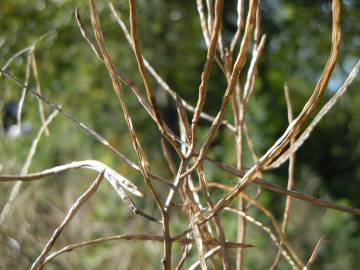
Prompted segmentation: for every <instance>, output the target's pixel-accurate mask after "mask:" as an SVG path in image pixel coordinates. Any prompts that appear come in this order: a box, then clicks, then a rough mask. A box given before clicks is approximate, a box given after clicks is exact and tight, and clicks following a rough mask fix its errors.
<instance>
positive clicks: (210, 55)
mask: <svg viewBox="0 0 360 270" xmlns="http://www.w3.org/2000/svg"><path fill="white" fill-rule="evenodd" d="M223 5H224V3H223V0H216V2H215V21H214V27H212V31H211V38H210V42H209V46H208V50H207V55H206V62H205V65H204V70H203V72H202V73H201V83H200V86H199V97H198V101H197V104H196V107H195V112H194V115H193V118H192V120H191V150H190V152H189V156H190V155H191V151H192V149H193V148H194V144H195V142H196V125H197V124H198V122H199V119H200V114H201V111H202V110H203V107H204V104H205V99H206V91H207V83H208V81H209V77H210V72H211V68H212V64H213V61H214V56H215V53H216V45H217V41H218V36H219V31H220V26H221V19H222V9H223ZM209 8H210V7H209V6H208V14H211V12H212V10H211V9H209ZM209 18H211V15H209ZM209 20H210V23H211V19H209Z"/></svg>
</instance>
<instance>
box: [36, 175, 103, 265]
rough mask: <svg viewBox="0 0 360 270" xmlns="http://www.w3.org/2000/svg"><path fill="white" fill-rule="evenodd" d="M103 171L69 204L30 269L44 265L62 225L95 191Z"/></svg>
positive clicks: (69, 219) (61, 229)
mask: <svg viewBox="0 0 360 270" xmlns="http://www.w3.org/2000/svg"><path fill="white" fill-rule="evenodd" d="M104 173H105V170H104V171H102V172H101V173H100V174H99V176H98V177H97V178H96V179H95V181H94V182H93V183H92V185H91V186H90V187H89V189H88V190H86V191H85V192H84V193H83V194H82V195H81V196H80V197H79V198H78V199H77V200H76V202H75V203H74V204H73V205H72V206H71V208H70V209H69V211H68V213H67V215H66V217H65V218H64V220H63V222H62V223H61V225H60V226H59V227H57V228H56V230H55V231H54V233H53V235H52V236H51V238H50V240H49V241H48V242H47V244H46V246H45V247H44V249H43V251H42V252H41V254H40V255H39V257H38V258H37V259H36V260H35V262H34V263H33V264H32V266H31V268H30V270H38V269H42V268H43V267H44V265H45V264H44V260H45V259H46V256H47V254H48V253H49V252H50V250H51V248H52V246H53V245H54V244H55V241H56V239H57V238H58V237H59V235H60V234H61V232H62V231H63V229H64V227H65V226H66V225H67V224H68V223H69V222H70V221H71V220H72V219H73V217H74V216H75V215H76V213H77V212H78V211H79V210H80V208H81V206H83V205H84V204H85V203H86V202H87V201H88V200H89V199H90V197H91V196H92V195H93V194H94V193H95V192H96V191H97V189H98V187H99V186H100V184H101V182H102V180H103V178H104Z"/></svg>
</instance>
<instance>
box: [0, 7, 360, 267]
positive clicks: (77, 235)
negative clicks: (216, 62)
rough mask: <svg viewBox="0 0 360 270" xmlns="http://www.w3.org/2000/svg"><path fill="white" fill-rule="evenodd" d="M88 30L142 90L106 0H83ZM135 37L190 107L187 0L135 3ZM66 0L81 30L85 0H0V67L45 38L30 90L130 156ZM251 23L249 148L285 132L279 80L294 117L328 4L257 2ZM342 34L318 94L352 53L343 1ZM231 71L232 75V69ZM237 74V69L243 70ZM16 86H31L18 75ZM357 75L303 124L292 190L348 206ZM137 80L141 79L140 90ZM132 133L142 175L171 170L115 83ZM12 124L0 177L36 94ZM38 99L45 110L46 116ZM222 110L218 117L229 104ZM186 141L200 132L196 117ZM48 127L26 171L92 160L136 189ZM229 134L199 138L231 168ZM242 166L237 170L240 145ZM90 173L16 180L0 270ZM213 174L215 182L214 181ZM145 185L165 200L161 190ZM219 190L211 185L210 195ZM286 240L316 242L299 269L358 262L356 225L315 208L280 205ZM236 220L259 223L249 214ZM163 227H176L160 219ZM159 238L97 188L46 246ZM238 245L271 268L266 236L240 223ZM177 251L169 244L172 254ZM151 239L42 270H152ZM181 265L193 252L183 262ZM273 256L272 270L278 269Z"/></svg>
mask: <svg viewBox="0 0 360 270" xmlns="http://www.w3.org/2000/svg"><path fill="white" fill-rule="evenodd" d="M97 2H98V8H99V16H100V19H101V25H102V29H103V32H104V35H105V40H106V44H107V45H108V47H109V49H110V51H111V55H112V57H113V59H114V62H115V63H116V65H117V66H119V67H121V68H122V69H123V70H124V71H125V72H126V73H127V74H128V76H130V77H131V78H132V79H133V80H135V81H136V82H138V83H139V85H140V86H141V87H142V84H141V80H140V76H139V73H138V71H137V68H136V61H135V58H134V55H133V53H132V51H131V50H130V48H129V46H128V44H127V42H126V40H125V38H124V36H123V34H122V32H121V30H120V29H119V27H118V25H117V24H116V22H115V21H114V19H113V17H112V15H111V12H110V9H109V7H108V5H107V1H97ZM113 4H114V6H115V8H116V9H117V10H118V11H119V12H120V13H121V15H122V17H123V18H124V19H125V20H126V22H128V3H127V1H113ZM137 4H138V7H139V8H138V15H139V35H140V39H141V45H142V49H143V53H144V55H145V56H146V57H147V58H148V60H149V62H150V63H152V64H153V66H154V67H155V68H156V70H158V72H159V73H160V75H161V76H162V77H163V78H164V79H165V80H166V81H167V82H168V83H169V85H170V86H171V87H172V88H174V89H175V90H176V91H177V92H178V93H179V94H180V95H181V96H182V97H183V98H184V99H186V100H187V101H189V102H190V103H192V104H195V102H196V99H197V88H198V85H199V81H200V74H201V71H202V68H203V64H204V59H205V56H206V48H205V44H204V41H203V38H202V35H201V30H200V25H199V21H198V17H197V11H196V3H195V1H189V0H186V1H185V0H181V1H180V0H177V1H175V0H173V1H164V0H141V1H140V0H139V1H137ZM235 5H236V4H235V1H230V0H229V1H225V6H224V21H223V36H224V40H225V43H226V44H229V42H230V40H231V38H232V35H233V34H234V32H235V30H236V8H235ZM76 7H80V12H81V14H82V17H83V19H84V22H85V23H86V25H87V26H88V29H90V25H91V24H90V19H89V7H88V3H87V1H73V0H68V1H67V0H47V1H43V0H33V1H25V0H2V1H1V2H0V29H1V31H0V65H1V66H2V65H3V64H4V63H5V62H6V61H7V59H8V58H9V57H11V55H12V54H14V53H15V52H17V51H19V50H20V49H22V48H24V47H26V46H29V45H31V44H32V43H33V42H34V41H35V40H36V39H37V38H39V37H40V36H41V35H43V34H46V33H53V32H54V33H56V34H55V35H51V36H49V37H48V38H45V39H44V40H43V41H42V42H41V43H40V44H39V46H38V48H37V49H36V51H35V54H36V59H37V62H38V66H39V76H40V80H41V85H42V91H43V95H44V96H46V97H48V98H49V99H50V100H52V101H54V102H55V103H57V104H60V105H62V106H63V108H64V109H65V110H66V111H68V112H71V114H73V115H74V116H76V118H78V119H80V120H81V121H83V122H84V123H86V124H88V125H89V126H91V127H93V128H94V129H95V130H97V131H98V132H99V133H101V134H102V135H104V136H105V137H106V138H107V139H108V140H109V141H110V142H111V143H112V144H113V145H115V146H116V148H117V149H119V151H120V152H122V153H124V154H125V155H127V156H129V157H131V158H132V159H133V160H136V156H135V154H134V151H133V149H132V147H130V145H131V141H130V139H129V134H128V131H127V128H126V126H125V123H124V120H123V117H122V114H121V109H120V106H119V104H118V101H117V98H116V95H115V93H114V91H113V89H112V85H111V81H110V78H109V76H108V74H107V71H106V69H105V67H104V65H103V64H102V63H101V62H100V61H99V60H98V59H97V58H96V56H95V55H94V54H93V52H92V51H91V49H90V48H89V46H88V45H87V43H86V42H85V41H84V40H83V39H82V37H81V35H80V31H79V29H78V27H77V24H76V21H75V18H74V10H75V8H76ZM261 11H262V29H261V32H262V33H265V34H266V35H267V41H266V46H265V51H264V54H263V57H262V58H261V60H260V63H259V75H258V81H257V83H256V88H255V93H254V96H253V98H252V100H251V102H250V108H249V111H248V113H247V116H246V117H247V121H248V125H249V130H250V134H251V135H252V137H253V139H254V143H255V148H256V151H257V153H258V154H263V153H264V152H265V151H266V150H267V149H268V147H269V146H271V145H272V143H273V142H274V141H275V140H276V138H277V137H278V136H279V135H280V134H281V133H282V132H283V131H284V129H285V128H286V126H287V116H286V105H285V99H284V96H283V85H284V82H285V81H287V82H288V85H289V88H290V94H291V97H292V100H293V105H294V112H295V114H297V113H299V112H300V110H301V108H302V105H303V104H304V102H305V101H306V100H307V98H308V97H309V95H310V94H311V92H312V90H313V88H314V86H315V84H316V81H317V79H318V78H319V76H320V73H321V71H322V67H323V66H324V64H325V61H326V59H327V56H328V54H329V49H330V38H331V1H309V0H306V1H300V0H295V1H285V0H276V1H274V0H267V1H265V0H264V1H262V2H261ZM342 28H343V41H342V48H341V55H340V59H339V61H338V64H337V66H336V69H335V71H334V74H333V76H332V79H331V81H330V83H329V86H328V90H327V92H326V94H325V97H324V98H323V99H322V102H323V103H325V102H326V100H328V99H329V97H331V96H332V95H333V94H334V92H335V91H336V90H337V89H338V87H339V86H340V85H341V84H342V82H343V81H344V80H345V78H346V75H347V74H348V73H349V72H350V70H351V68H352V67H353V65H354V64H355V63H356V61H357V60H358V57H359V55H360V35H359V33H360V2H359V1H355V0H346V1H343V27H342ZM25 66H26V57H22V58H18V59H17V60H16V61H15V62H14V63H13V64H12V65H11V66H10V68H9V71H10V72H11V73H12V74H15V75H16V76H17V77H18V78H20V79H22V80H23V78H24V70H25ZM244 74H245V73H244ZM244 74H243V75H244ZM152 83H153V86H154V88H155V91H156V95H157V98H158V102H159V105H160V108H161V112H162V115H163V116H164V118H165V120H166V121H167V122H168V124H169V125H170V126H171V127H172V128H173V129H174V130H176V132H178V128H177V124H176V111H175V109H174V108H175V107H174V103H173V101H172V100H171V99H169V98H168V97H167V96H166V95H165V94H164V92H163V91H162V90H161V88H160V86H159V85H157V84H156V83H155V82H154V81H152ZM30 85H31V86H32V87H33V86H34V80H33V78H32V79H31V82H30ZM225 86H226V84H225V80H224V78H223V76H222V74H221V71H220V69H219V68H218V67H214V68H213V71H212V74H211V79H210V83H209V89H208V98H207V101H206V105H205V111H206V112H208V113H210V114H212V115H214V114H215V113H216V112H217V110H218V109H219V105H220V98H221V96H222V94H223V90H224V89H225ZM359 86H360V81H359V80H356V81H355V82H354V83H353V85H352V86H351V89H350V90H349V92H348V93H347V94H346V95H345V96H344V97H342V98H341V100H340V101H339V103H338V104H337V105H336V106H335V107H334V109H333V110H332V111H331V112H330V113H329V114H328V115H327V116H326V117H325V119H324V120H323V121H322V122H321V123H320V125H319V126H318V127H317V128H316V130H315V131H314V132H313V134H312V137H311V138H310V139H309V140H308V141H307V142H306V143H305V144H304V146H303V147H302V148H301V149H300V150H299V151H298V152H297V159H296V190H299V191H302V192H305V193H307V194H311V195H313V196H316V197H321V198H325V199H328V200H331V201H334V202H338V203H341V204H344V205H349V206H353V207H358V208H359V207H360V196H359V195H360V194H359V187H360V166H359V165H360V143H359V138H360V92H359V91H358V89H359ZM142 88H143V87H142ZM124 89H125V92H126V94H125V95H126V100H127V103H128V106H129V110H130V113H131V115H132V117H133V120H134V125H135V129H136V130H137V131H138V132H139V134H140V140H141V143H142V144H143V146H144V149H145V150H146V153H147V154H148V156H149V157H151V164H152V166H153V168H154V171H155V172H157V173H159V174H160V175H163V176H166V177H168V178H170V177H171V174H170V172H169V171H168V169H167V168H166V165H165V164H166V163H165V161H164V158H163V157H162V154H161V148H160V141H159V132H158V131H157V128H156V126H155V125H154V123H153V122H152V121H150V120H149V118H148V117H147V114H146V112H145V110H144V109H142V108H141V107H140V105H139V104H138V102H137V100H136V98H135V97H134V95H133V94H132V93H131V91H130V89H128V88H126V87H125V88H124ZM20 92H21V88H20V87H19V86H17V85H16V84H15V83H13V82H12V81H10V80H8V79H4V78H1V79H0V100H1V104H2V105H5V104H7V102H9V101H10V100H18V99H19V96H20ZM24 108H25V109H24V110H25V115H24V117H23V118H24V120H25V121H28V122H30V123H31V124H32V126H33V129H32V131H31V132H30V133H28V134H26V135H24V136H21V137H18V138H14V139H11V138H8V137H6V136H5V135H2V136H1V138H0V164H1V166H0V167H1V168H2V171H1V174H18V173H19V172H20V169H21V167H22V165H23V163H24V161H25V158H26V155H27V152H28V151H29V147H30V145H31V142H32V139H33V138H34V136H35V134H36V132H37V129H38V128H39V126H40V122H39V115H38V111H37V101H36V99H35V98H34V97H33V96H31V95H28V96H27V97H26V101H25V106H24ZM50 111H51V110H50V109H49V108H48V107H46V113H47V114H49V113H50ZM227 117H228V119H229V120H230V121H232V119H231V118H232V114H231V112H230V111H229V112H228V113H227ZM200 123H201V128H200V137H201V138H202V137H203V136H201V135H204V134H205V132H206V131H207V128H208V123H206V122H205V121H204V122H203V121H201V122H200ZM50 131H51V135H50V136H49V137H46V136H43V137H42V139H41V141H40V144H39V147H38V150H37V154H36V156H35V158H34V160H33V163H32V165H31V168H30V172H36V171H39V170H42V169H45V168H49V167H51V166H54V165H57V164H63V163H67V162H71V161H74V160H84V159H97V160H100V161H102V162H104V163H106V164H107V165H109V166H111V167H112V168H114V169H116V170H118V171H119V172H121V173H122V174H124V175H126V176H127V177H128V178H129V179H131V180H132V181H133V182H134V183H136V184H137V185H139V186H140V187H141V188H142V189H143V190H144V191H146V187H145V186H144V185H143V179H142V177H141V175H139V174H138V173H136V172H134V171H131V170H130V169H129V168H128V167H127V166H125V165H124V164H123V163H122V162H121V161H119V160H118V159H117V158H116V157H114V156H113V155H112V154H111V152H109V151H108V150H106V149H105V148H104V147H103V146H101V145H100V144H99V143H98V142H96V141H95V140H94V139H93V138H91V137H89V136H88V135H87V134H86V133H84V132H83V131H82V130H81V129H79V128H78V127H77V126H75V125H74V124H73V123H72V122H70V121H69V120H67V119H65V118H64V117H63V116H60V115H59V116H57V117H56V118H55V120H54V121H53V123H52V124H51V125H50ZM232 136H233V135H232V133H231V132H229V131H227V130H226V129H221V130H220V132H219V135H218V137H217V138H216V139H215V141H214V142H213V144H212V149H211V151H210V155H211V156H212V157H215V158H216V159H218V160H223V161H225V162H227V163H229V164H235V163H236V160H235V152H234V151H235V148H234V140H233V137H232ZM245 154H246V164H245V165H246V166H247V167H250V166H251V165H252V163H251V156H250V155H249V153H248V150H247V149H246V151H245ZM207 169H208V170H207V173H208V175H207V176H208V178H209V179H212V180H217V181H221V182H224V183H229V182H234V181H235V178H234V177H232V176H230V175H225V174H222V173H221V172H218V171H216V170H214V169H212V167H209V168H207ZM95 177H96V175H95V174H94V173H89V172H87V171H85V170H78V171H69V172H67V173H64V174H60V175H57V176H53V177H49V178H48V179H46V180H41V181H36V182H33V183H25V184H23V186H22V188H21V191H20V193H19V195H18V198H17V199H16V203H15V204H14V207H13V208H12V210H11V212H10V215H9V217H8V219H7V220H6V223H5V224H4V226H2V227H1V228H0V268H1V269H23V268H26V267H29V265H30V263H31V262H32V261H33V260H34V258H36V257H37V256H38V254H39V253H40V251H41V250H42V248H43V246H44V244H45V243H46V241H47V240H48V238H49V237H50V235H51V233H52V232H53V230H54V229H55V228H56V226H58V224H60V222H61V221H62V219H63V217H64V215H65V213H66V211H67V209H68V208H69V207H70V206H71V205H72V203H73V202H74V200H75V199H76V198H77V196H79V194H80V193H81V192H83V191H84V190H85V189H86V188H87V187H88V185H89V184H90V181H91V180H92V179H94V178H95ZM264 178H266V179H268V180H271V181H273V182H274V183H277V184H279V185H282V186H286V181H287V166H286V164H284V165H283V166H282V167H281V168H279V169H277V170H275V171H272V172H269V173H266V174H265V175H264ZM219 179H221V180H219ZM11 188H12V184H9V183H2V184H1V187H0V206H2V205H3V204H4V203H5V201H6V200H7V198H8V195H9V193H10V190H11ZM157 188H158V190H159V191H160V192H161V193H162V194H164V196H165V195H166V189H165V188H164V187H163V186H161V185H159V186H157ZM220 195H221V193H220V192H214V197H215V198H218V196H220ZM134 200H135V202H136V203H137V204H138V205H139V206H140V207H141V208H142V209H145V210H146V211H147V212H149V213H153V214H154V215H158V213H157V211H156V209H155V205H154V203H153V202H152V199H151V196H146V197H145V199H137V198H134ZM260 202H262V203H263V204H265V205H266V206H267V207H269V208H270V209H271V210H272V211H274V213H275V214H276V217H277V218H279V220H281V217H282V211H283V208H284V204H285V200H284V198H283V197H281V196H278V195H275V194H272V193H270V192H267V191H264V192H263V194H262V195H261V197H260ZM293 209H294V213H293V215H292V216H291V220H290V227H289V240H290V241H291V242H292V243H294V246H295V247H296V248H297V249H298V250H299V252H300V254H301V255H302V257H303V258H308V257H309V256H310V254H311V251H312V249H313V247H314V245H315V243H316V242H317V240H318V239H319V238H320V237H322V236H326V237H328V238H329V239H328V240H327V241H326V242H325V244H323V246H322V248H321V249H320V253H319V256H318V258H317V260H316V262H315V264H314V267H313V269H360V263H359V260H358V257H359V256H360V248H359V247H360V219H359V218H357V217H354V216H351V215H349V214H342V213H339V212H336V211H333V210H325V209H322V208H319V207H316V206H312V205H309V204H306V203H303V202H299V201H294V208H293ZM250 214H252V215H254V216H256V217H257V218H260V220H261V221H262V222H264V223H265V224H267V225H269V224H270V223H269V221H268V220H267V219H265V218H263V217H262V216H261V215H260V214H259V212H258V211H256V210H252V211H250ZM223 220H224V224H225V227H226V232H227V238H228V239H231V240H235V239H236V221H235V220H236V219H235V217H234V216H231V215H229V214H226V215H223ZM174 221H175V223H176V226H174V227H173V231H174V232H181V231H182V230H184V229H185V228H186V224H184V223H183V221H181V215H180V216H179V218H177V217H174ZM144 231H145V232H150V233H160V227H159V226H158V225H154V224H149V223H148V222H146V221H145V220H143V219H141V218H140V217H138V216H134V215H133V214H131V213H130V211H128V209H127V208H126V207H125V206H124V205H123V204H122V202H121V201H120V200H119V198H118V197H117V195H116V193H115V192H113V191H112V189H111V187H110V186H109V185H108V184H107V183H103V184H102V186H101V188H100V191H99V192H98V193H97V194H96V195H95V196H94V197H93V198H92V199H91V200H90V202H89V203H88V204H87V205H86V206H84V208H83V209H82V210H80V213H79V216H78V217H76V218H75V219H74V220H73V221H72V222H71V223H70V225H69V226H68V227H66V229H65V230H64V232H63V233H62V235H61V236H60V238H59V240H58V242H57V243H56V245H55V248H56V249H57V248H60V247H62V246H64V245H66V244H69V243H73V242H77V241H81V240H87V239H91V238H95V237H100V236H109V235H114V234H120V233H141V232H144ZM247 239H248V240H247V242H249V243H252V244H254V245H256V246H257V247H256V248H253V249H249V250H247V251H246V254H247V261H246V266H247V269H265V268H267V267H269V266H270V265H271V262H272V260H273V258H274V254H276V249H275V248H274V246H273V243H272V242H271V241H270V240H269V238H268V236H267V235H266V234H264V233H263V232H262V231H260V230H259V229H258V228H254V227H253V226H252V225H249V226H248V237H247ZM180 251H181V250H180V249H179V247H178V246H177V245H175V254H174V258H176V256H179V255H180V254H181V253H180ZM161 254H162V246H161V244H159V243H151V242H146V243H139V242H131V243H130V242H126V241H116V242H111V243H106V244H99V245H96V246H92V247H87V248H84V249H79V250H77V251H75V252H71V253H68V254H64V255H62V256H60V257H58V258H56V259H55V260H54V261H53V262H52V263H51V264H49V265H48V266H47V269H141V268H142V269H159V268H160V258H161ZM194 259H195V255H194V257H193V260H194ZM288 268H289V266H288V265H287V264H286V263H285V262H283V261H282V263H281V264H280V266H279V269H288Z"/></svg>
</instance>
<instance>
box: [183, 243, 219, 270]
mask: <svg viewBox="0 0 360 270" xmlns="http://www.w3.org/2000/svg"><path fill="white" fill-rule="evenodd" d="M220 250H221V246H218V247H214V248H213V249H211V250H209V251H208V252H206V253H205V254H204V261H205V260H207V259H209V258H211V257H212V256H214V255H215V254H216V253H217V252H218V251H220ZM200 265H201V261H200V260H199V261H197V262H195V263H194V264H193V265H191V266H190V267H189V268H188V270H195V269H196V268H198V267H199V266H200Z"/></svg>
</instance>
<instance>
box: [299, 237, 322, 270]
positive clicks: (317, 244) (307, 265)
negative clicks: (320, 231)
mask: <svg viewBox="0 0 360 270" xmlns="http://www.w3.org/2000/svg"><path fill="white" fill-rule="evenodd" d="M325 240H326V238H325V237H321V238H320V239H319V241H318V242H317V243H316V245H315V247H314V250H313V252H312V253H311V256H310V258H309V260H308V262H307V263H306V265H305V266H304V268H303V270H308V269H309V267H310V266H311V265H312V264H313V263H314V261H315V259H316V257H317V255H318V253H319V250H320V247H321V244H322V243H323V242H324V241H325Z"/></svg>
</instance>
